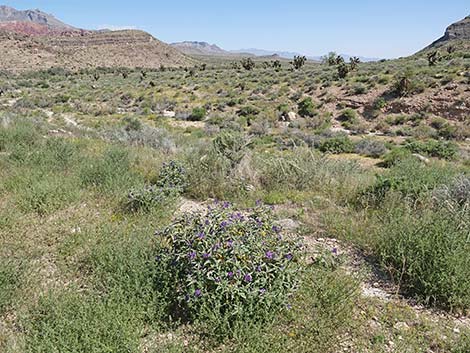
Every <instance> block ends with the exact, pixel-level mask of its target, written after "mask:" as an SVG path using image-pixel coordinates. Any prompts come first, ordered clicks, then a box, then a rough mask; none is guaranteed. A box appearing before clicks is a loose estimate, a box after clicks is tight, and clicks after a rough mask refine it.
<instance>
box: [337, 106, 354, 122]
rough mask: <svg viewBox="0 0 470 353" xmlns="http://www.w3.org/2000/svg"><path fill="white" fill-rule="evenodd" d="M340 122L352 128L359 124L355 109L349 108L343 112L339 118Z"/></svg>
mask: <svg viewBox="0 0 470 353" xmlns="http://www.w3.org/2000/svg"><path fill="white" fill-rule="evenodd" d="M339 120H341V121H342V122H343V125H344V123H347V125H348V126H352V125H355V124H357V123H358V117H357V112H356V111H355V110H354V109H351V108H347V109H345V110H343V111H342V112H341V114H340V116H339Z"/></svg>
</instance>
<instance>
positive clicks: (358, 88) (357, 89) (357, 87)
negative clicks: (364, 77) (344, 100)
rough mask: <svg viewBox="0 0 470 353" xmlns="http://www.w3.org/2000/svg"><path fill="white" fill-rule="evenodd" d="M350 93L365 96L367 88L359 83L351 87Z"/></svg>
mask: <svg viewBox="0 0 470 353" xmlns="http://www.w3.org/2000/svg"><path fill="white" fill-rule="evenodd" d="M351 91H352V93H353V94H357V95H359V94H365V93H367V86H366V85H365V84H363V83H360V82H359V83H356V84H355V85H354V86H353V87H352V89H351Z"/></svg>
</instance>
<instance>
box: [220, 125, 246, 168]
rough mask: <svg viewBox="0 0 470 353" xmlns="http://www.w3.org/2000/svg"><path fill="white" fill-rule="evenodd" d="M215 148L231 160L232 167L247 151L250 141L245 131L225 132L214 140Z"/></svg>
mask: <svg viewBox="0 0 470 353" xmlns="http://www.w3.org/2000/svg"><path fill="white" fill-rule="evenodd" d="M212 145H213V148H214V150H215V151H216V152H217V153H218V154H220V155H221V156H223V157H224V158H226V159H227V160H229V161H230V164H231V165H232V167H234V166H235V165H237V164H238V163H239V162H240V161H241V160H242V158H243V157H244V156H245V154H246V152H247V148H248V146H249V142H248V140H247V139H246V137H245V135H244V134H243V133H239V132H235V131H234V132H223V133H221V134H220V135H219V136H217V137H216V138H215V139H214V141H213V142H212Z"/></svg>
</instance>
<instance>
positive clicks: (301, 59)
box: [291, 55, 307, 70]
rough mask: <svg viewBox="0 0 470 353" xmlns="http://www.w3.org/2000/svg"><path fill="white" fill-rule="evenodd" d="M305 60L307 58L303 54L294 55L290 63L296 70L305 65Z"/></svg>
mask: <svg viewBox="0 0 470 353" xmlns="http://www.w3.org/2000/svg"><path fill="white" fill-rule="evenodd" d="M306 62H307V58H306V57H305V56H297V55H296V56H294V61H293V62H291V65H292V66H293V67H294V69H296V70H300V69H301V68H302V66H304V65H305V63H306Z"/></svg>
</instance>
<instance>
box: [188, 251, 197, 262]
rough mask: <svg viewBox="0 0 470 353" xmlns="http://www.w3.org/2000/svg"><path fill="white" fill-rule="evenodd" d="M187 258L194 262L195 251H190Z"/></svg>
mask: <svg viewBox="0 0 470 353" xmlns="http://www.w3.org/2000/svg"><path fill="white" fill-rule="evenodd" d="M188 257H189V259H190V260H194V259H195V258H196V252H195V251H191V252H190V253H189V254H188Z"/></svg>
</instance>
